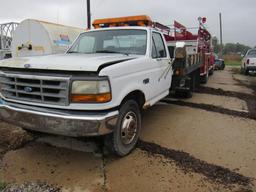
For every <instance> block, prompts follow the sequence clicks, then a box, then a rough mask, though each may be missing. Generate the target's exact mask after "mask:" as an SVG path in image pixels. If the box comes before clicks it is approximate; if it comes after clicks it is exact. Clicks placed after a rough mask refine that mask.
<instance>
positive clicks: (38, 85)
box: [0, 73, 69, 105]
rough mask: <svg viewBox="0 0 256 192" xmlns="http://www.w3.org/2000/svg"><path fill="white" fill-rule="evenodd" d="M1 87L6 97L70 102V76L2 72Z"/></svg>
mask: <svg viewBox="0 0 256 192" xmlns="http://www.w3.org/2000/svg"><path fill="white" fill-rule="evenodd" d="M0 89H1V94H2V95H3V97H4V98H6V99H11V100H20V101H29V102H36V103H42V104H53V105H68V104H69V77H52V76H44V75H23V74H16V73H15V74H14V73H13V74H10V73H0Z"/></svg>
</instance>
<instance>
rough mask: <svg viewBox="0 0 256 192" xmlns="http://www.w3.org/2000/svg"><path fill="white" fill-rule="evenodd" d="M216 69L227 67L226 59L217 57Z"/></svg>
mask: <svg viewBox="0 0 256 192" xmlns="http://www.w3.org/2000/svg"><path fill="white" fill-rule="evenodd" d="M215 69H216V70H224V69H225V61H224V60H223V59H215Z"/></svg>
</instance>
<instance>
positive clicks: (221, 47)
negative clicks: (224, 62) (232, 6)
mask: <svg viewBox="0 0 256 192" xmlns="http://www.w3.org/2000/svg"><path fill="white" fill-rule="evenodd" d="M219 19H220V54H219V57H220V58H221V59H222V57H223V41H222V15H221V13H220V14H219Z"/></svg>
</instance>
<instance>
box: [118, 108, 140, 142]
mask: <svg viewBox="0 0 256 192" xmlns="http://www.w3.org/2000/svg"><path fill="white" fill-rule="evenodd" d="M137 129H138V123H137V116H136V114H135V113H134V112H132V111H129V112H128V113H126V115H125V116H124V119H123V122H122V127H121V141H122V143H123V144H125V145H129V144H131V143H132V142H133V140H134V138H135V136H136V134H137Z"/></svg>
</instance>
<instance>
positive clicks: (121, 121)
mask: <svg viewBox="0 0 256 192" xmlns="http://www.w3.org/2000/svg"><path fill="white" fill-rule="evenodd" d="M140 132H141V113H140V108H139V105H138V103H137V102H136V101H134V100H128V101H126V102H125V103H123V104H122V106H121V109H120V113H119V117H118V120H117V126H116V128H115V130H114V132H113V133H112V134H110V135H107V136H106V137H105V146H106V147H107V148H108V150H109V151H110V152H111V153H113V154H115V155H117V156H120V157H123V156H126V155H128V154H129V153H130V152H131V151H132V150H133V149H134V148H135V146H136V144H137V142H138V139H139V136H140Z"/></svg>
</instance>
